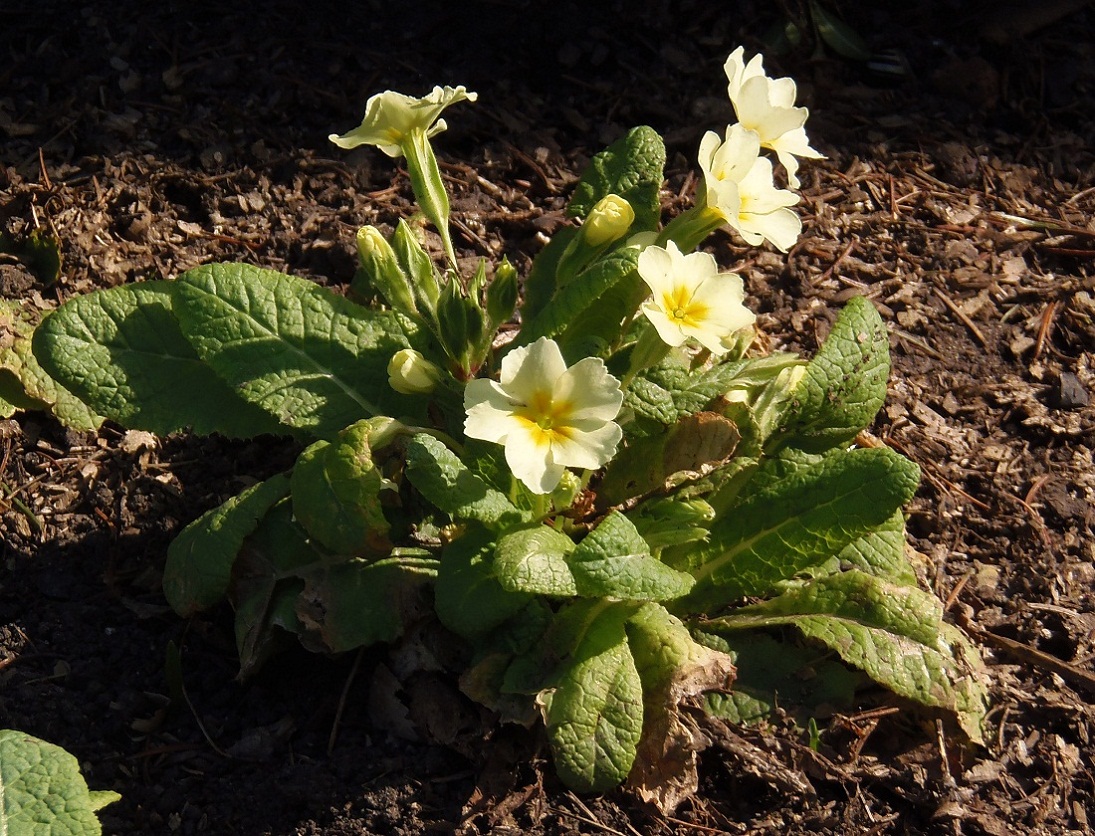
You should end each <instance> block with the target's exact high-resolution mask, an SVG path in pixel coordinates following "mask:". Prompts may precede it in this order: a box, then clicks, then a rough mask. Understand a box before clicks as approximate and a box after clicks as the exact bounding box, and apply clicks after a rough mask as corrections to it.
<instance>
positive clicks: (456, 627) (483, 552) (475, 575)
mask: <svg viewBox="0 0 1095 836" xmlns="http://www.w3.org/2000/svg"><path fill="white" fill-rule="evenodd" d="M494 548H495V544H494V536H493V535H492V534H491V533H490V532H488V531H486V530H485V529H481V528H473V529H472V530H470V531H469V532H467V533H466V534H464V536H462V537H458V538H457V539H456V540H453V541H452V542H451V543H449V544H448V545H447V546H446V547H445V549H444V551H443V552H442V553H441V567H440V569H439V570H438V574H437V588H436V589H435V590H434V597H435V606H436V609H437V617H438V618H439V619H441V623H442V624H444V625H445V626H446V627H448V628H449V629H450V630H452V631H453V632H454V633H459V634H460V635H461V636H465V637H469V638H471V637H479V636H484V635H485V634H487V633H488V632H490V631H491V630H493V629H494V628H496V627H498V626H499V625H501V624H503V623H504V622H505V621H506V620H508V619H509V618H510V617H511V616H513V615H516V614H517V613H518V612H520V611H521V610H522V609H523V608H524V607H525V605H526V604H528V602H529V601H530V600H532V596H531V595H530V594H529V593H527V592H514V591H511V590H507V589H504V588H503V587H502V585H501V584H500V583H499V582H498V579H497V578H496V577H495V576H494V571H493V568H492V562H493V557H494Z"/></svg>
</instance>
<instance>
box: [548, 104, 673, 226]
mask: <svg viewBox="0 0 1095 836" xmlns="http://www.w3.org/2000/svg"><path fill="white" fill-rule="evenodd" d="M664 168H665V143H663V142H662V138H661V136H659V134H658V132H657V131H655V130H654V129H653V128H649V127H646V126H645V125H641V126H639V127H637V128H632V129H631V130H630V131H628V132H627V134H626V135H625V136H623V137H622V138H620V139H618V140H617V141H616V142H614V143H612V145H610V146H609V147H608V148H606V149H605V150H604V151H601V152H600V153H599V154H597V155H595V156H594V157H593V159H592V160H590V163H589V167H588V168H587V169H586V171H585V173H584V174H582V178H581V180H579V181H578V185H577V186H576V187H575V189H574V196H573V197H571V199H570V204H569V205H568V206H567V214H568V215H570V216H571V217H572V218H584V217H585V216H586V215H588V214H589V212H590V210H592V209H593V207H594V206H595V205H596V204H597V201H599V200H601V198H603V197H606V196H608V195H610V194H616V195H619V196H620V197H622V198H624V199H625V200H626V201H627V202H628V203H630V204H631V208H632V209H633V210H634V211H635V222H634V224H633V225H632V229H635V230H652V229H655V228H656V227H657V225H658V220H659V218H660V217H661V208H660V207H661V204H660V202H659V199H658V191H659V189H660V188H661V185H662V179H663V176H664V175H663V169H664Z"/></svg>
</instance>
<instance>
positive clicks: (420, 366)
mask: <svg viewBox="0 0 1095 836" xmlns="http://www.w3.org/2000/svg"><path fill="white" fill-rule="evenodd" d="M440 382H441V369H439V368H438V367H437V366H436V365H435V364H434V363H431V362H430V361H429V360H427V359H426V358H425V357H423V356H422V354H421V353H420V352H418V351H415V350H414V349H413V348H404V349H403V350H402V351H397V352H396V353H395V354H394V355H393V356H392V359H391V360H390V361H389V362H388V383H389V384H390V385H391V387H392V388H393V389H395V391H397V392H401V393H403V394H404V395H426V394H429V393H430V392H432V391H433V390H434V389H435V388H436V387H437V384H438V383H440Z"/></svg>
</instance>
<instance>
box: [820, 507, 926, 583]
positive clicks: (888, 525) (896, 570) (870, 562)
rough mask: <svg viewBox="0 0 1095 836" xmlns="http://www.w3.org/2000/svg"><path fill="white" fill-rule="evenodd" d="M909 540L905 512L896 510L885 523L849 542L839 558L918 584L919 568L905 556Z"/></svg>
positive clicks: (846, 563) (840, 561) (841, 561)
mask: <svg viewBox="0 0 1095 836" xmlns="http://www.w3.org/2000/svg"><path fill="white" fill-rule="evenodd" d="M905 544H906V539H905V515H904V514H903V513H902V512H901V511H895V512H894V514H893V516H892V517H890V518H889V519H888V520H886V522H884V523H882V525H880V526H878V527H877V528H875V529H874V530H873V531H868V532H867V533H866V534H864V535H863V536H862V537H860V538H859V539H857V540H854V541H853V542H851V543H849V544H848V545H847V546H845V547H844V548H843V549H842V550H841V551H840V553H839V554H838V555H837V556H836V562H837V564H838V565H840V566H852V567H854V568H856V569H859V570H861V571H863V572H867V573H868V574H870V575H877V576H878V577H880V578H885V579H886V580H888V581H893V582H894V583H899V584H903V585H905V586H916V570H914V569H913V567H912V564H911V563H909V560H908V558H907V557H905Z"/></svg>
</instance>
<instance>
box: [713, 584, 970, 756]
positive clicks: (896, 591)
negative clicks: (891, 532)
mask: <svg viewBox="0 0 1095 836" xmlns="http://www.w3.org/2000/svg"><path fill="white" fill-rule="evenodd" d="M783 626H790V627H794V628H795V629H797V630H798V631H799V632H800V633H801V634H802V635H804V636H805V637H806V638H808V639H812V640H814V641H816V642H819V643H821V644H823V645H824V646H825V647H827V648H829V649H830V650H832V651H834V652H836V653H837V655H839V656H840V658H841V659H843V660H844V661H845V662H846V663H848V664H849V665H852V666H853V667H856V668H859V669H860V670H862V671H863V672H864V673H866V674H867V675H868V676H869V677H870V678H871V679H873V680H874V681H875V682H877V683H879V684H880V685H883V686H885V687H886V688H889V689H890V690H891V691H893V692H894V693H896V694H898V695H899V696H902V697H905V698H907V699H910V700H913V701H915V702H918V703H921V704H923V705H927V706H931V707H933V708H939V709H943V710H946V711H949V712H951V713H953V714H954V715H955V717H956V718H957V720H958V723H959V725H960V726H961V727H962V729H963V731H965V732H966V734H967V735H968V736H969V738H970V739H971V740H973V741H974V742H978V743H980V742H982V741H983V731H982V724H983V722H984V719H985V714H986V710H987V702H988V697H987V690H986V685H985V678H984V674H983V673H982V671H981V664H980V660H979V658H978V655H977V652H976V650H975V649H974V648H973V647H972V645H970V644H969V642H968V641H967V640H966V639H965V638H964V637H963V636H962V635H961V634H960V633H959V632H958V631H957V630H956V629H955V628H953V627H951V626H950V625H948V624H946V623H945V622H944V621H943V606H942V603H941V602H940V601H939V599H938V598H936V597H935V596H934V595H930V594H929V593H926V592H922V591H921V590H919V589H917V588H915V587H908V586H900V585H898V584H894V583H890V582H888V581H885V580H883V579H881V578H877V577H874V576H872V575H868V574H866V573H864V572H860V571H857V570H851V571H848V572H844V573H841V574H839V575H829V576H827V577H824V578H818V579H817V580H814V581H810V582H808V583H805V584H802V585H801V586H798V587H796V588H793V589H790V590H788V591H787V592H784V593H783V594H782V595H779V596H777V597H775V598H772V599H770V600H768V601H765V602H763V603H760V604H754V605H751V606H747V607H742V608H740V609H738V610H736V611H735V612H734V613H732V614H731V615H728V616H724V617H722V618H718V619H714V620H712V621H708V622H705V623H703V624H702V625H701V626H700V629H702V630H703V631H705V632H714V633H716V634H723V635H725V634H727V633H733V632H737V631H741V630H747V629H748V630H755V629H764V628H771V627H783Z"/></svg>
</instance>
